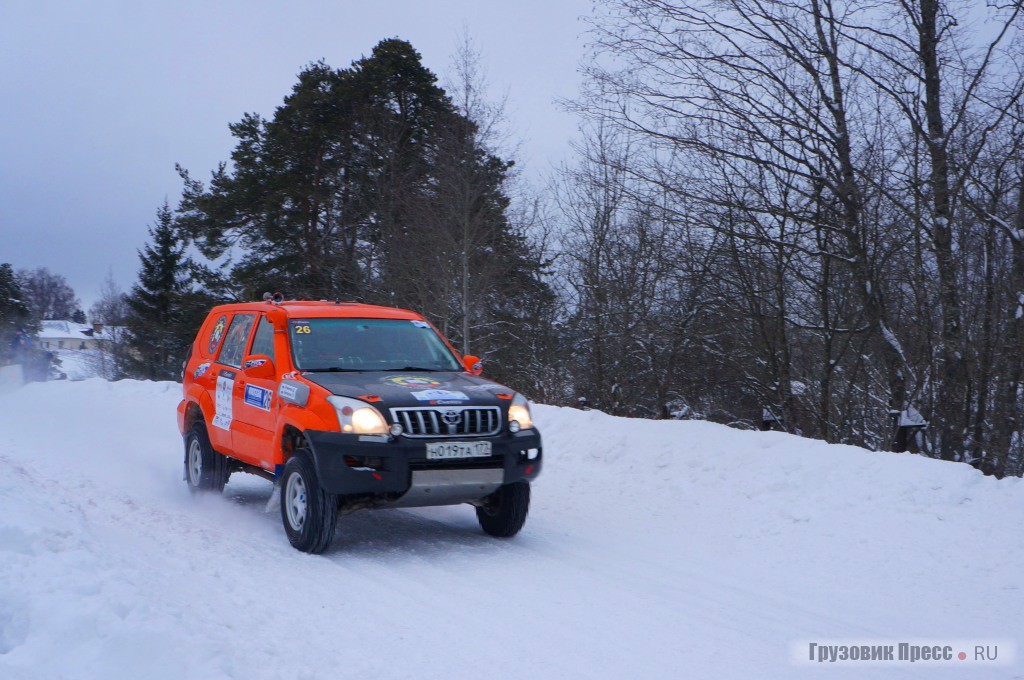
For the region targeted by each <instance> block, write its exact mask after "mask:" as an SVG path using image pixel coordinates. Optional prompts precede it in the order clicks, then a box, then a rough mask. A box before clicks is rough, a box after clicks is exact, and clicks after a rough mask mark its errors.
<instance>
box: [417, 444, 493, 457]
mask: <svg viewBox="0 0 1024 680" xmlns="http://www.w3.org/2000/svg"><path fill="white" fill-rule="evenodd" d="M490 455H491V443H490V442H437V443H436V444H427V458H428V459H429V460H448V459H450V458H486V457H487V456H490Z"/></svg>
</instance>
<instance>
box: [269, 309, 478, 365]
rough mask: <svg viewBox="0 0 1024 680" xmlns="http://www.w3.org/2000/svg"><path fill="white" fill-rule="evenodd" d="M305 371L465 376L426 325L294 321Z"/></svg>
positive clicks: (295, 348) (291, 327) (295, 345)
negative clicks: (450, 374) (423, 372)
mask: <svg viewBox="0 0 1024 680" xmlns="http://www.w3.org/2000/svg"><path fill="white" fill-rule="evenodd" d="M288 333H289V335H290V336H291V341H292V354H293V356H294V358H295V367H296V368H298V369H299V370H300V371H461V370H462V365H461V364H460V363H459V361H458V359H456V358H455V356H454V355H453V354H452V352H451V350H450V349H448V346H447V345H446V344H445V343H444V341H443V340H441V338H440V336H438V334H437V333H436V332H435V331H434V329H433V328H431V326H430V325H429V324H428V323H426V322H425V321H409V320H405V319H291V320H289V322H288Z"/></svg>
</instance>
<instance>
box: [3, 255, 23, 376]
mask: <svg viewBox="0 0 1024 680" xmlns="http://www.w3.org/2000/svg"><path fill="white" fill-rule="evenodd" d="M28 321H29V308H28V305H27V304H25V300H24V297H23V293H22V290H21V286H19V285H18V279H17V277H16V276H15V275H14V268H13V267H11V265H10V264H8V263H6V262H5V263H2V264H0V359H4V361H0V363H5V362H6V359H7V358H8V357H7V354H8V349H9V348H10V346H11V340H12V338H13V337H14V332H15V331H16V330H17V328H18V327H19V326H26V325H27V324H28Z"/></svg>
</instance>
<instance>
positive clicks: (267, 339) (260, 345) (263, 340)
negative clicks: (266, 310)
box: [249, 316, 274, 361]
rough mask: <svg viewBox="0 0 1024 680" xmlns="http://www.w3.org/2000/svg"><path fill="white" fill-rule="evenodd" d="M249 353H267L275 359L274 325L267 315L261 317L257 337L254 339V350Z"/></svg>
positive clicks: (271, 358)
mask: <svg viewBox="0 0 1024 680" xmlns="http://www.w3.org/2000/svg"><path fill="white" fill-rule="evenodd" d="M249 354H266V355H267V356H268V357H270V360H271V361H274V327H273V326H272V325H271V323H270V321H268V320H267V317H265V316H261V317H260V325H259V326H257V327H256V337H254V338H253V340H252V351H251V352H249Z"/></svg>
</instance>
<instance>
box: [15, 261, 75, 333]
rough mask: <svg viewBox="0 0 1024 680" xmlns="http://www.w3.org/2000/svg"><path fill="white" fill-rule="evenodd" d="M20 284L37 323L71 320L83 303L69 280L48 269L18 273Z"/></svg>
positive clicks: (42, 268) (40, 268) (41, 268)
mask: <svg viewBox="0 0 1024 680" xmlns="http://www.w3.org/2000/svg"><path fill="white" fill-rule="evenodd" d="M18 284H19V285H20V286H21V290H22V293H23V295H24V300H25V302H27V303H28V306H29V309H30V310H31V311H32V317H33V318H34V319H35V320H37V321H40V320H43V319H62V320H67V319H71V317H72V316H73V315H74V314H75V312H76V311H78V309H79V307H80V304H81V303H80V302H79V301H78V298H77V297H75V291H74V290H72V289H71V286H70V285H68V281H67V279H65V278H64V277H63V276H61V275H60V274H53V273H51V272H50V270H49V269H47V268H46V267H39V268H37V269H34V270H32V271H28V270H25V269H22V270H21V271H19V272H18Z"/></svg>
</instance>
